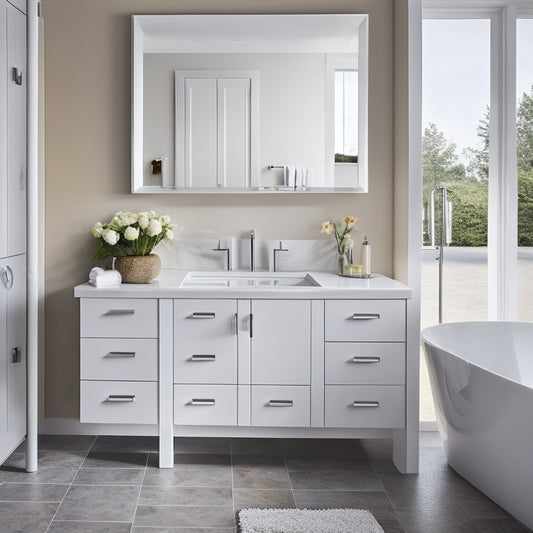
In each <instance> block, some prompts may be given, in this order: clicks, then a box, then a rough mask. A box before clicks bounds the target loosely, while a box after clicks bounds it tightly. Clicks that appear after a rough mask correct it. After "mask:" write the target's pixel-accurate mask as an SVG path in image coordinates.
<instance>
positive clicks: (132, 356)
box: [80, 338, 158, 381]
mask: <svg viewBox="0 0 533 533" xmlns="http://www.w3.org/2000/svg"><path fill="white" fill-rule="evenodd" d="M80 377H81V379H99V380H110V381H112V380H117V381H122V380H128V381H157V380H158V340H157V339H91V338H89V339H84V338H82V339H81V343H80Z"/></svg>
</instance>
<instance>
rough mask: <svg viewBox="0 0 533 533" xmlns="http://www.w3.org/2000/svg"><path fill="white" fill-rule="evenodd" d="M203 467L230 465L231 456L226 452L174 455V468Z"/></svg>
mask: <svg viewBox="0 0 533 533" xmlns="http://www.w3.org/2000/svg"><path fill="white" fill-rule="evenodd" d="M181 465H183V466H186V467H187V468H204V467H205V466H214V465H219V466H227V467H230V466H231V456H230V455H226V454H204V453H177V454H175V455H174V468H176V467H177V468H180V466H181Z"/></svg>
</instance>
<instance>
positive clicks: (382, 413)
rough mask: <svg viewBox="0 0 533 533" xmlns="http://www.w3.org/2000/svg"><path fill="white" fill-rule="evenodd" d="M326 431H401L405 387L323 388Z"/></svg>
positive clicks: (335, 386) (346, 386)
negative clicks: (359, 429)
mask: <svg viewBox="0 0 533 533" xmlns="http://www.w3.org/2000/svg"><path fill="white" fill-rule="evenodd" d="M325 423H326V427H330V428H403V427H404V426H405V388H404V387H402V386H398V385H381V386H375V385H353V386H350V385H326V406H325Z"/></svg>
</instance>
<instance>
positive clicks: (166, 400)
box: [159, 300, 174, 468]
mask: <svg viewBox="0 0 533 533" xmlns="http://www.w3.org/2000/svg"><path fill="white" fill-rule="evenodd" d="M173 322H174V313H173V304H172V300H159V468H173V467H174V416H173V412H174V409H173V407H174V404H173V394H172V392H173V391H172V389H173V387H174V372H173V360H174V348H173V340H172V337H173V336H172V328H173Z"/></svg>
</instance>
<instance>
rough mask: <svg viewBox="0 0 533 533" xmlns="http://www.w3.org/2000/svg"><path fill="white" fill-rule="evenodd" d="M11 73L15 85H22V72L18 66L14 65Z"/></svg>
mask: <svg viewBox="0 0 533 533" xmlns="http://www.w3.org/2000/svg"><path fill="white" fill-rule="evenodd" d="M11 73H12V76H13V81H14V82H15V85H22V72H21V71H20V70H19V69H18V68H17V67H12V68H11Z"/></svg>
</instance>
